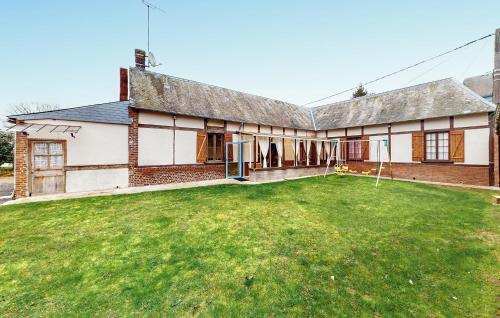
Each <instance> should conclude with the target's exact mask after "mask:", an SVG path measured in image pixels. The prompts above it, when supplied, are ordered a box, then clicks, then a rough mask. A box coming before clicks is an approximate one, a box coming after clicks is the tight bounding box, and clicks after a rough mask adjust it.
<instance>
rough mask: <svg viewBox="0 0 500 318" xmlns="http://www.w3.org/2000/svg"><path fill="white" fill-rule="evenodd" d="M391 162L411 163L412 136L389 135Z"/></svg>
mask: <svg viewBox="0 0 500 318" xmlns="http://www.w3.org/2000/svg"><path fill="white" fill-rule="evenodd" d="M390 142H391V160H392V162H412V134H399V135H391V141H390Z"/></svg>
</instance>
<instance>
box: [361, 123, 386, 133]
mask: <svg viewBox="0 0 500 318" xmlns="http://www.w3.org/2000/svg"><path fill="white" fill-rule="evenodd" d="M363 130H364V134H365V135H371V134H386V133H387V131H388V128H387V125H375V126H366V127H365V128H364V129H363Z"/></svg>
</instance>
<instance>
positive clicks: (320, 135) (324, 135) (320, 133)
mask: <svg viewBox="0 0 500 318" xmlns="http://www.w3.org/2000/svg"><path fill="white" fill-rule="evenodd" d="M316 136H317V137H318V138H325V137H326V130H320V131H318V132H317V133H316Z"/></svg>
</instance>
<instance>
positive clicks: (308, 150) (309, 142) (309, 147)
mask: <svg viewBox="0 0 500 318" xmlns="http://www.w3.org/2000/svg"><path fill="white" fill-rule="evenodd" d="M310 151H311V141H310V140H306V166H308V165H309V152H310Z"/></svg>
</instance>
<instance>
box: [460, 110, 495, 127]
mask: <svg viewBox="0 0 500 318" xmlns="http://www.w3.org/2000/svg"><path fill="white" fill-rule="evenodd" d="M485 125H488V113H480V114H471V115H462V116H455V117H454V120H453V126H455V128H460V127H473V126H485Z"/></svg>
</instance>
